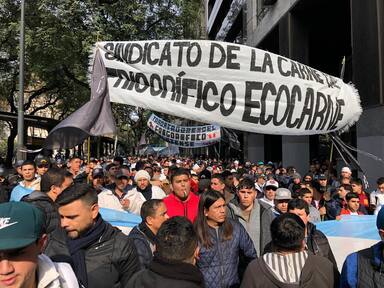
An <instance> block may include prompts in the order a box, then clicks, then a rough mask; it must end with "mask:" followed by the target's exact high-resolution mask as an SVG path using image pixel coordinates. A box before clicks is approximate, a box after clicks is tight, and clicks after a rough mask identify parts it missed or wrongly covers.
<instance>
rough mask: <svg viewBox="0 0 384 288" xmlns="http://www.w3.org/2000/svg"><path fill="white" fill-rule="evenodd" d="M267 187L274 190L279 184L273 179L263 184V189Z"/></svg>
mask: <svg viewBox="0 0 384 288" xmlns="http://www.w3.org/2000/svg"><path fill="white" fill-rule="evenodd" d="M268 186H273V187H276V188H279V183H278V182H277V181H276V180H274V179H270V180H268V181H267V182H266V183H265V186H264V187H265V188H266V187H268Z"/></svg>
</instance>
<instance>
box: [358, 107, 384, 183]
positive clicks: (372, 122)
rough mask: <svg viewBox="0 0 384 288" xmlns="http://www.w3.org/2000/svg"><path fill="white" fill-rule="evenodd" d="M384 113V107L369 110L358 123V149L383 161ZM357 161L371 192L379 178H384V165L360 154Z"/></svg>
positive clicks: (365, 111)
mask: <svg viewBox="0 0 384 288" xmlns="http://www.w3.org/2000/svg"><path fill="white" fill-rule="evenodd" d="M383 113H384V107H383V106H380V107H375V108H368V109H366V110H364V112H363V114H362V116H361V118H360V120H359V121H358V122H357V148H358V149H360V150H363V151H366V152H369V153H371V154H373V155H375V156H377V157H379V158H381V159H384V130H383V127H384V117H382V115H383ZM357 160H358V161H359V162H360V165H361V168H362V169H363V171H364V172H365V174H366V176H367V179H368V182H369V186H370V190H373V189H375V187H376V180H377V178H379V177H384V163H383V162H381V161H375V160H374V159H372V158H369V157H367V156H365V155H362V154H360V153H358V154H357ZM360 176H361V175H360Z"/></svg>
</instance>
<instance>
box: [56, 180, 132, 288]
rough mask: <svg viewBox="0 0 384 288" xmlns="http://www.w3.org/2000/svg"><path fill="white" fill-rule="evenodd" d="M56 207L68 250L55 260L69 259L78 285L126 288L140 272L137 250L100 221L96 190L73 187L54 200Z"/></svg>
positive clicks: (121, 235)
mask: <svg viewBox="0 0 384 288" xmlns="http://www.w3.org/2000/svg"><path fill="white" fill-rule="evenodd" d="M56 203H57V204H58V205H59V214H60V218H61V227H62V228H64V229H65V230H66V232H67V241H66V242H67V249H62V251H60V254H61V255H58V257H59V256H63V255H66V256H70V257H71V259H72V262H73V263H72V264H73V265H72V267H73V268H74V271H75V274H76V277H77V278H78V280H79V282H80V284H81V285H82V286H83V287H92V288H99V287H100V288H104V287H126V284H127V282H128V280H129V279H130V278H131V276H132V275H133V274H134V273H135V272H137V271H138V268H139V266H138V257H137V252H136V248H135V247H134V244H133V243H132V241H131V240H130V239H129V238H128V237H127V236H125V235H124V234H123V233H122V232H121V231H120V230H118V229H116V228H114V227H112V226H111V225H110V224H109V223H107V222H105V221H104V220H103V218H102V217H101V215H100V214H99V205H98V204H97V194H96V191H95V189H93V188H92V187H90V186H89V185H87V184H77V183H75V184H74V185H72V186H70V187H68V188H67V189H65V190H64V191H63V192H62V193H61V194H60V195H59V196H58V197H57V199H56ZM66 250H67V251H66ZM58 257H56V259H58Z"/></svg>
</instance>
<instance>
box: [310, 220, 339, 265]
mask: <svg viewBox="0 0 384 288" xmlns="http://www.w3.org/2000/svg"><path fill="white" fill-rule="evenodd" d="M307 235H308V236H307V247H308V250H309V251H311V252H312V253H313V254H314V255H319V256H323V257H325V258H328V260H329V261H331V262H332V264H333V265H335V267H337V263H336V259H335V256H334V255H333V253H332V249H331V246H329V242H328V239H327V237H326V236H325V235H324V234H323V232H321V231H319V230H317V229H316V225H314V224H312V223H311V222H308V224H307Z"/></svg>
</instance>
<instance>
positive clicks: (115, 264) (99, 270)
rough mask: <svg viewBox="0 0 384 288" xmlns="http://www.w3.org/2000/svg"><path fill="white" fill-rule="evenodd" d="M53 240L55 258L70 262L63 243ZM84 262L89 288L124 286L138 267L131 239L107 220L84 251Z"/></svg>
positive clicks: (59, 260)
mask: <svg viewBox="0 0 384 288" xmlns="http://www.w3.org/2000/svg"><path fill="white" fill-rule="evenodd" d="M55 240H58V239H55ZM55 244H56V245H55V247H56V249H55V252H56V253H55V254H56V255H53V257H52V258H53V259H54V261H58V262H68V263H70V264H72V265H73V263H71V257H70V254H69V251H68V248H67V246H66V244H65V243H62V242H60V241H57V242H56V243H55ZM85 263H86V267H87V274H88V287H89V288H106V287H108V288H109V287H110V288H112V287H113V288H117V287H127V286H126V285H127V283H128V280H129V279H130V278H131V277H132V275H133V274H134V273H135V272H137V271H138V270H139V263H138V257H137V252H136V248H135V246H134V244H133V243H132V240H130V239H129V238H128V237H127V236H126V235H124V234H123V233H122V232H121V231H120V230H118V229H116V228H114V227H112V226H111V225H110V224H108V223H107V228H106V229H105V232H104V234H103V235H102V236H101V237H100V238H99V239H98V241H97V242H95V243H93V244H91V245H90V246H89V247H88V249H87V250H86V251H85Z"/></svg>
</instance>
